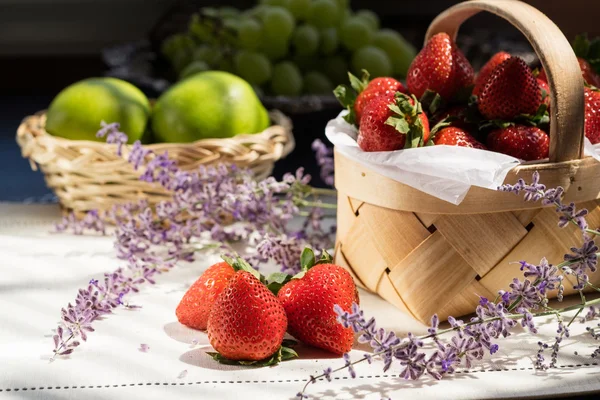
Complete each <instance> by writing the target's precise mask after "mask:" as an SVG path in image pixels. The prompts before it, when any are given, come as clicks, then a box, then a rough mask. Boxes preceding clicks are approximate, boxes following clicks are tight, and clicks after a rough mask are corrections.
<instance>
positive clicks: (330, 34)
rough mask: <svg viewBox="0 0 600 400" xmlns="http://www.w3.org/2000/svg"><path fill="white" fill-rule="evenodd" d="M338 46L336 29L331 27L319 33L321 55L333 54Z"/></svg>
mask: <svg viewBox="0 0 600 400" xmlns="http://www.w3.org/2000/svg"><path fill="white" fill-rule="evenodd" d="M338 44H339V38H338V31H337V29H335V28H334V27H331V28H326V29H323V30H322V31H321V53H323V54H325V55H329V54H333V53H334V52H335V51H336V50H337V48H338Z"/></svg>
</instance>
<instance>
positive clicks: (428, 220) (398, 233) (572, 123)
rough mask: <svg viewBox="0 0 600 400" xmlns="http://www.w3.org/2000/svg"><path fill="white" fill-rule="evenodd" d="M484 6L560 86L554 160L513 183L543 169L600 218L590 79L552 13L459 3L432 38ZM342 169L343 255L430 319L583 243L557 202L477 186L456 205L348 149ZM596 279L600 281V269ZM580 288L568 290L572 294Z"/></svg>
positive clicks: (388, 294) (339, 253)
mask: <svg viewBox="0 0 600 400" xmlns="http://www.w3.org/2000/svg"><path fill="white" fill-rule="evenodd" d="M481 11H487V12H490V13H493V14H495V15H497V16H500V17H502V18H504V19H506V20H508V21H509V22H510V23H511V24H513V25H514V26H515V27H517V28H518V29H519V30H520V31H521V32H522V33H523V34H524V36H525V37H526V38H527V40H528V41H529V42H530V43H531V45H532V46H533V48H534V50H535V52H536V53H537V55H538V57H539V58H540V61H541V63H542V65H543V67H544V68H545V70H546V71H547V75H548V79H549V85H550V92H551V93H550V95H551V106H550V110H551V112H550V127H551V129H550V138H551V139H550V140H551V141H550V160H549V162H544V163H540V162H537V163H535V164H525V165H519V166H517V167H514V168H513V169H512V170H511V171H510V172H509V174H508V175H507V177H506V179H505V183H511V184H514V183H516V181H517V180H518V179H519V178H522V179H524V180H525V181H530V180H531V176H532V174H533V172H534V171H539V173H540V176H541V179H540V182H543V183H544V184H545V185H546V186H547V187H556V186H562V187H563V188H564V189H565V201H567V202H575V203H577V207H578V208H587V209H588V210H589V218H591V219H590V220H589V221H590V223H591V224H592V225H594V226H596V225H598V224H599V223H600V207H599V205H600V200H598V198H599V197H600V179H598V177H599V176H600V163H598V162H597V161H596V160H594V159H593V158H591V157H587V158H583V149H582V148H583V126H584V98H583V80H582V77H581V71H580V69H579V66H578V62H577V59H576V57H575V54H574V53H573V50H572V48H571V46H570V45H569V42H568V41H567V40H566V38H565V37H564V35H563V34H562V33H561V31H560V30H559V28H558V27H557V26H556V25H555V24H554V23H553V22H552V21H550V20H549V19H548V18H547V17H546V16H545V15H544V14H542V13H541V12H540V11H538V10H537V9H535V8H533V7H531V6H529V5H527V4H525V3H522V2H519V1H514V0H473V1H469V2H464V3H460V4H457V5H455V6H453V7H451V8H449V9H448V10H446V11H445V12H443V13H442V14H440V15H439V16H438V17H437V18H436V19H435V20H434V21H433V23H432V24H431V25H430V27H429V29H428V31H427V35H426V40H428V39H429V38H431V37H432V36H433V35H435V34H436V33H439V32H446V33H448V34H449V35H450V37H453V38H454V37H456V34H457V31H458V29H459V27H460V25H461V24H462V23H463V22H464V21H465V20H467V19H468V18H470V17H471V16H473V15H475V14H477V13H479V12H481ZM415 151H418V150H415ZM335 171H336V174H335V185H336V188H337V189H338V192H339V195H338V232H337V243H336V250H335V258H336V262H337V263H339V264H341V265H344V266H345V267H346V268H347V269H348V270H350V271H351V272H352V273H353V274H354V276H355V278H356V281H357V283H358V284H360V285H361V286H363V287H365V288H366V289H368V290H370V291H372V292H376V293H378V294H379V295H380V296H381V297H383V298H385V299H386V300H388V301H389V302H390V303H392V304H394V305H396V306H397V307H399V308H401V309H403V310H405V311H406V312H407V313H410V314H411V315H413V316H414V317H415V318H416V319H418V320H420V321H422V322H429V320H430V318H431V316H432V315H433V314H434V313H437V314H438V315H439V316H440V318H442V319H446V318H447V317H448V316H449V315H454V316H458V315H464V314H466V313H470V312H472V311H473V310H474V308H475V306H476V305H477V303H478V301H479V297H478V296H479V295H480V296H486V297H488V298H495V297H496V294H497V292H498V290H500V289H506V288H507V287H508V285H509V283H510V282H511V279H512V277H514V276H518V275H519V271H518V269H519V268H520V264H519V263H518V262H519V261H521V260H526V261H528V262H532V263H538V262H539V261H540V259H542V257H544V256H545V257H547V258H548V261H549V262H550V263H553V264H555V263H559V262H561V261H563V258H562V257H563V252H562V250H561V249H563V248H565V247H566V248H569V247H572V246H575V245H580V244H581V234H580V232H579V230H578V228H577V227H575V226H567V227H565V228H563V229H560V230H558V229H557V228H556V220H557V216H556V212H555V211H554V209H553V208H540V205H539V203H536V202H525V201H524V200H523V199H522V198H521V197H520V196H516V195H514V194H513V193H507V192H498V191H495V190H490V189H484V188H480V187H475V186H473V187H471V189H470V190H469V192H468V194H467V196H466V197H465V199H464V200H463V202H462V203H460V204H459V205H454V204H451V203H449V202H445V201H443V200H440V199H438V198H436V197H433V196H430V195H428V194H425V193H423V192H421V191H419V190H417V189H414V188H412V187H410V186H407V185H404V184H401V183H399V182H397V181H395V180H392V179H390V178H387V177H384V176H382V175H380V174H378V173H376V172H374V171H372V170H370V169H369V168H367V167H365V166H363V165H362V164H359V163H357V162H355V161H353V160H351V159H350V158H348V157H346V156H344V155H343V154H341V153H340V152H339V151H336V153H335ZM590 281H591V282H592V283H596V284H597V283H598V282H600V273H599V272H596V273H594V274H592V275H591V276H590ZM567 287H568V285H565V288H567ZM572 292H573V290H572V289H571V292H569V289H565V294H569V293H572ZM554 296H556V293H554Z"/></svg>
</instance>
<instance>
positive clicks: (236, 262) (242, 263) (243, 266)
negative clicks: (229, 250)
mask: <svg viewBox="0 0 600 400" xmlns="http://www.w3.org/2000/svg"><path fill="white" fill-rule="evenodd" d="M221 258H222V259H223V261H225V262H226V263H227V264H229V265H231V266H232V267H233V269H234V270H235V271H236V272H237V271H246V272H250V273H251V274H252V275H254V277H255V278H256V279H258V280H259V281H261V282H263V283H264V281H265V277H264V276H263V275H261V274H260V272H258V271H257V270H255V269H254V268H252V265H250V264H248V262H247V261H246V260H244V259H243V258H241V257H239V256H236V257H235V259H233V258H231V257H227V256H225V255H222V256H221Z"/></svg>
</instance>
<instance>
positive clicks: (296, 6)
mask: <svg viewBox="0 0 600 400" xmlns="http://www.w3.org/2000/svg"><path fill="white" fill-rule="evenodd" d="M311 3H312V0H290V1H288V5H287V9H288V10H290V12H291V13H292V15H293V16H294V17H295V18H296V19H297V20H299V21H304V20H305V19H306V18H307V17H308V11H309V8H310V5H311Z"/></svg>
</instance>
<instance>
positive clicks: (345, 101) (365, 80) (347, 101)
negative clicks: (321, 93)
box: [333, 69, 369, 125]
mask: <svg viewBox="0 0 600 400" xmlns="http://www.w3.org/2000/svg"><path fill="white" fill-rule="evenodd" d="M362 72H363V75H362V77H361V78H360V79H359V78H358V77H356V76H354V75H352V74H351V73H350V72H348V78H349V80H350V85H339V86H338V87H336V88H335V89H334V90H333V94H334V95H335V97H336V99H338V101H339V102H340V104H341V105H342V106H343V107H344V108H346V109H347V110H348V114H347V115H345V116H344V120H346V122H348V123H349V124H352V125H356V123H357V121H356V113H355V111H354V102H355V101H356V97H357V96H358V95H359V94H360V93H361V92H362V91H363V90H365V88H366V87H367V85H368V84H369V73H368V72H367V71H366V70H364V69H363V71H362Z"/></svg>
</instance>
